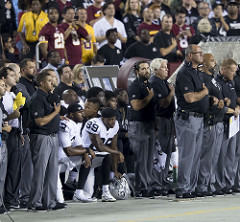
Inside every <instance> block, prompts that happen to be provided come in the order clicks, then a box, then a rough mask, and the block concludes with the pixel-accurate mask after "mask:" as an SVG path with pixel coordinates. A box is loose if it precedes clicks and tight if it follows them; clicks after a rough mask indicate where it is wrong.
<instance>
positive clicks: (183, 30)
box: [172, 7, 195, 53]
mask: <svg viewBox="0 0 240 222" xmlns="http://www.w3.org/2000/svg"><path fill="white" fill-rule="evenodd" d="M175 20H176V22H175V24H173V27H172V33H173V35H174V36H176V39H177V44H178V49H179V50H180V51H181V52H182V53H184V49H186V48H187V47H188V41H189V38H190V37H192V36H193V35H194V33H195V31H194V29H193V27H192V26H190V25H186V24H185V20H186V10H185V9H184V8H182V7H179V8H177V9H176V12H175Z"/></svg>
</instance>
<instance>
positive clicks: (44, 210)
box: [27, 205, 48, 212]
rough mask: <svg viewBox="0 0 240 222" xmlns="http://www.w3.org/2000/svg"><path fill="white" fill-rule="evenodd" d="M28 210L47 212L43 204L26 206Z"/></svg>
mask: <svg viewBox="0 0 240 222" xmlns="http://www.w3.org/2000/svg"><path fill="white" fill-rule="evenodd" d="M27 211H28V212H48V208H46V207H43V206H34V205H33V206H29V207H28V208H27Z"/></svg>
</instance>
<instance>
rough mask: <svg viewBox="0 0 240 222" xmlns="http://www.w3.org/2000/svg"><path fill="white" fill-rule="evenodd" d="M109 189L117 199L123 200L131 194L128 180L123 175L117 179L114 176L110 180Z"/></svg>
mask: <svg viewBox="0 0 240 222" xmlns="http://www.w3.org/2000/svg"><path fill="white" fill-rule="evenodd" d="M109 189H110V192H111V194H112V196H113V197H115V198H116V199H117V200H125V199H127V198H128V197H129V196H130V194H131V190H130V188H129V185H128V182H127V180H126V179H125V178H124V177H122V178H121V179H117V178H116V177H114V178H113V179H112V180H111V181H110V184H109Z"/></svg>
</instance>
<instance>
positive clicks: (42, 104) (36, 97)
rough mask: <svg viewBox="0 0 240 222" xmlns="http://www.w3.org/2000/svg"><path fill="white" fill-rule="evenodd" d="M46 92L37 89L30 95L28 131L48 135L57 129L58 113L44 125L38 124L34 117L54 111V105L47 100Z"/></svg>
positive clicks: (40, 116) (41, 116)
mask: <svg viewBox="0 0 240 222" xmlns="http://www.w3.org/2000/svg"><path fill="white" fill-rule="evenodd" d="M47 98H48V94H47V93H45V92H44V91H42V90H41V89H38V90H37V91H36V92H35V93H34V94H33V96H32V103H31V105H30V114H31V122H30V133H31V134H42V135H49V134H52V133H57V132H58V130H59V121H60V118H59V115H56V116H55V117H54V118H53V119H52V120H51V121H50V122H49V123H47V124H46V125H44V126H38V125H37V124H36V123H35V119H37V118H43V117H44V116H48V115H50V114H51V113H52V112H54V107H53V106H52V105H51V104H50V103H49V102H48V100H47Z"/></svg>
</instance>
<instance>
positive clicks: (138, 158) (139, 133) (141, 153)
mask: <svg viewBox="0 0 240 222" xmlns="http://www.w3.org/2000/svg"><path fill="white" fill-rule="evenodd" d="M128 136H129V141H130V145H131V149H132V151H133V153H134V171H135V190H136V192H137V193H138V192H141V191H143V190H145V191H146V190H147V191H150V190H151V189H152V184H154V183H155V182H156V181H155V179H154V178H153V176H152V171H153V152H154V149H155V134H154V129H153V128H151V127H147V126H146V124H144V123H143V122H139V121H134V122H129V128H128Z"/></svg>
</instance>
